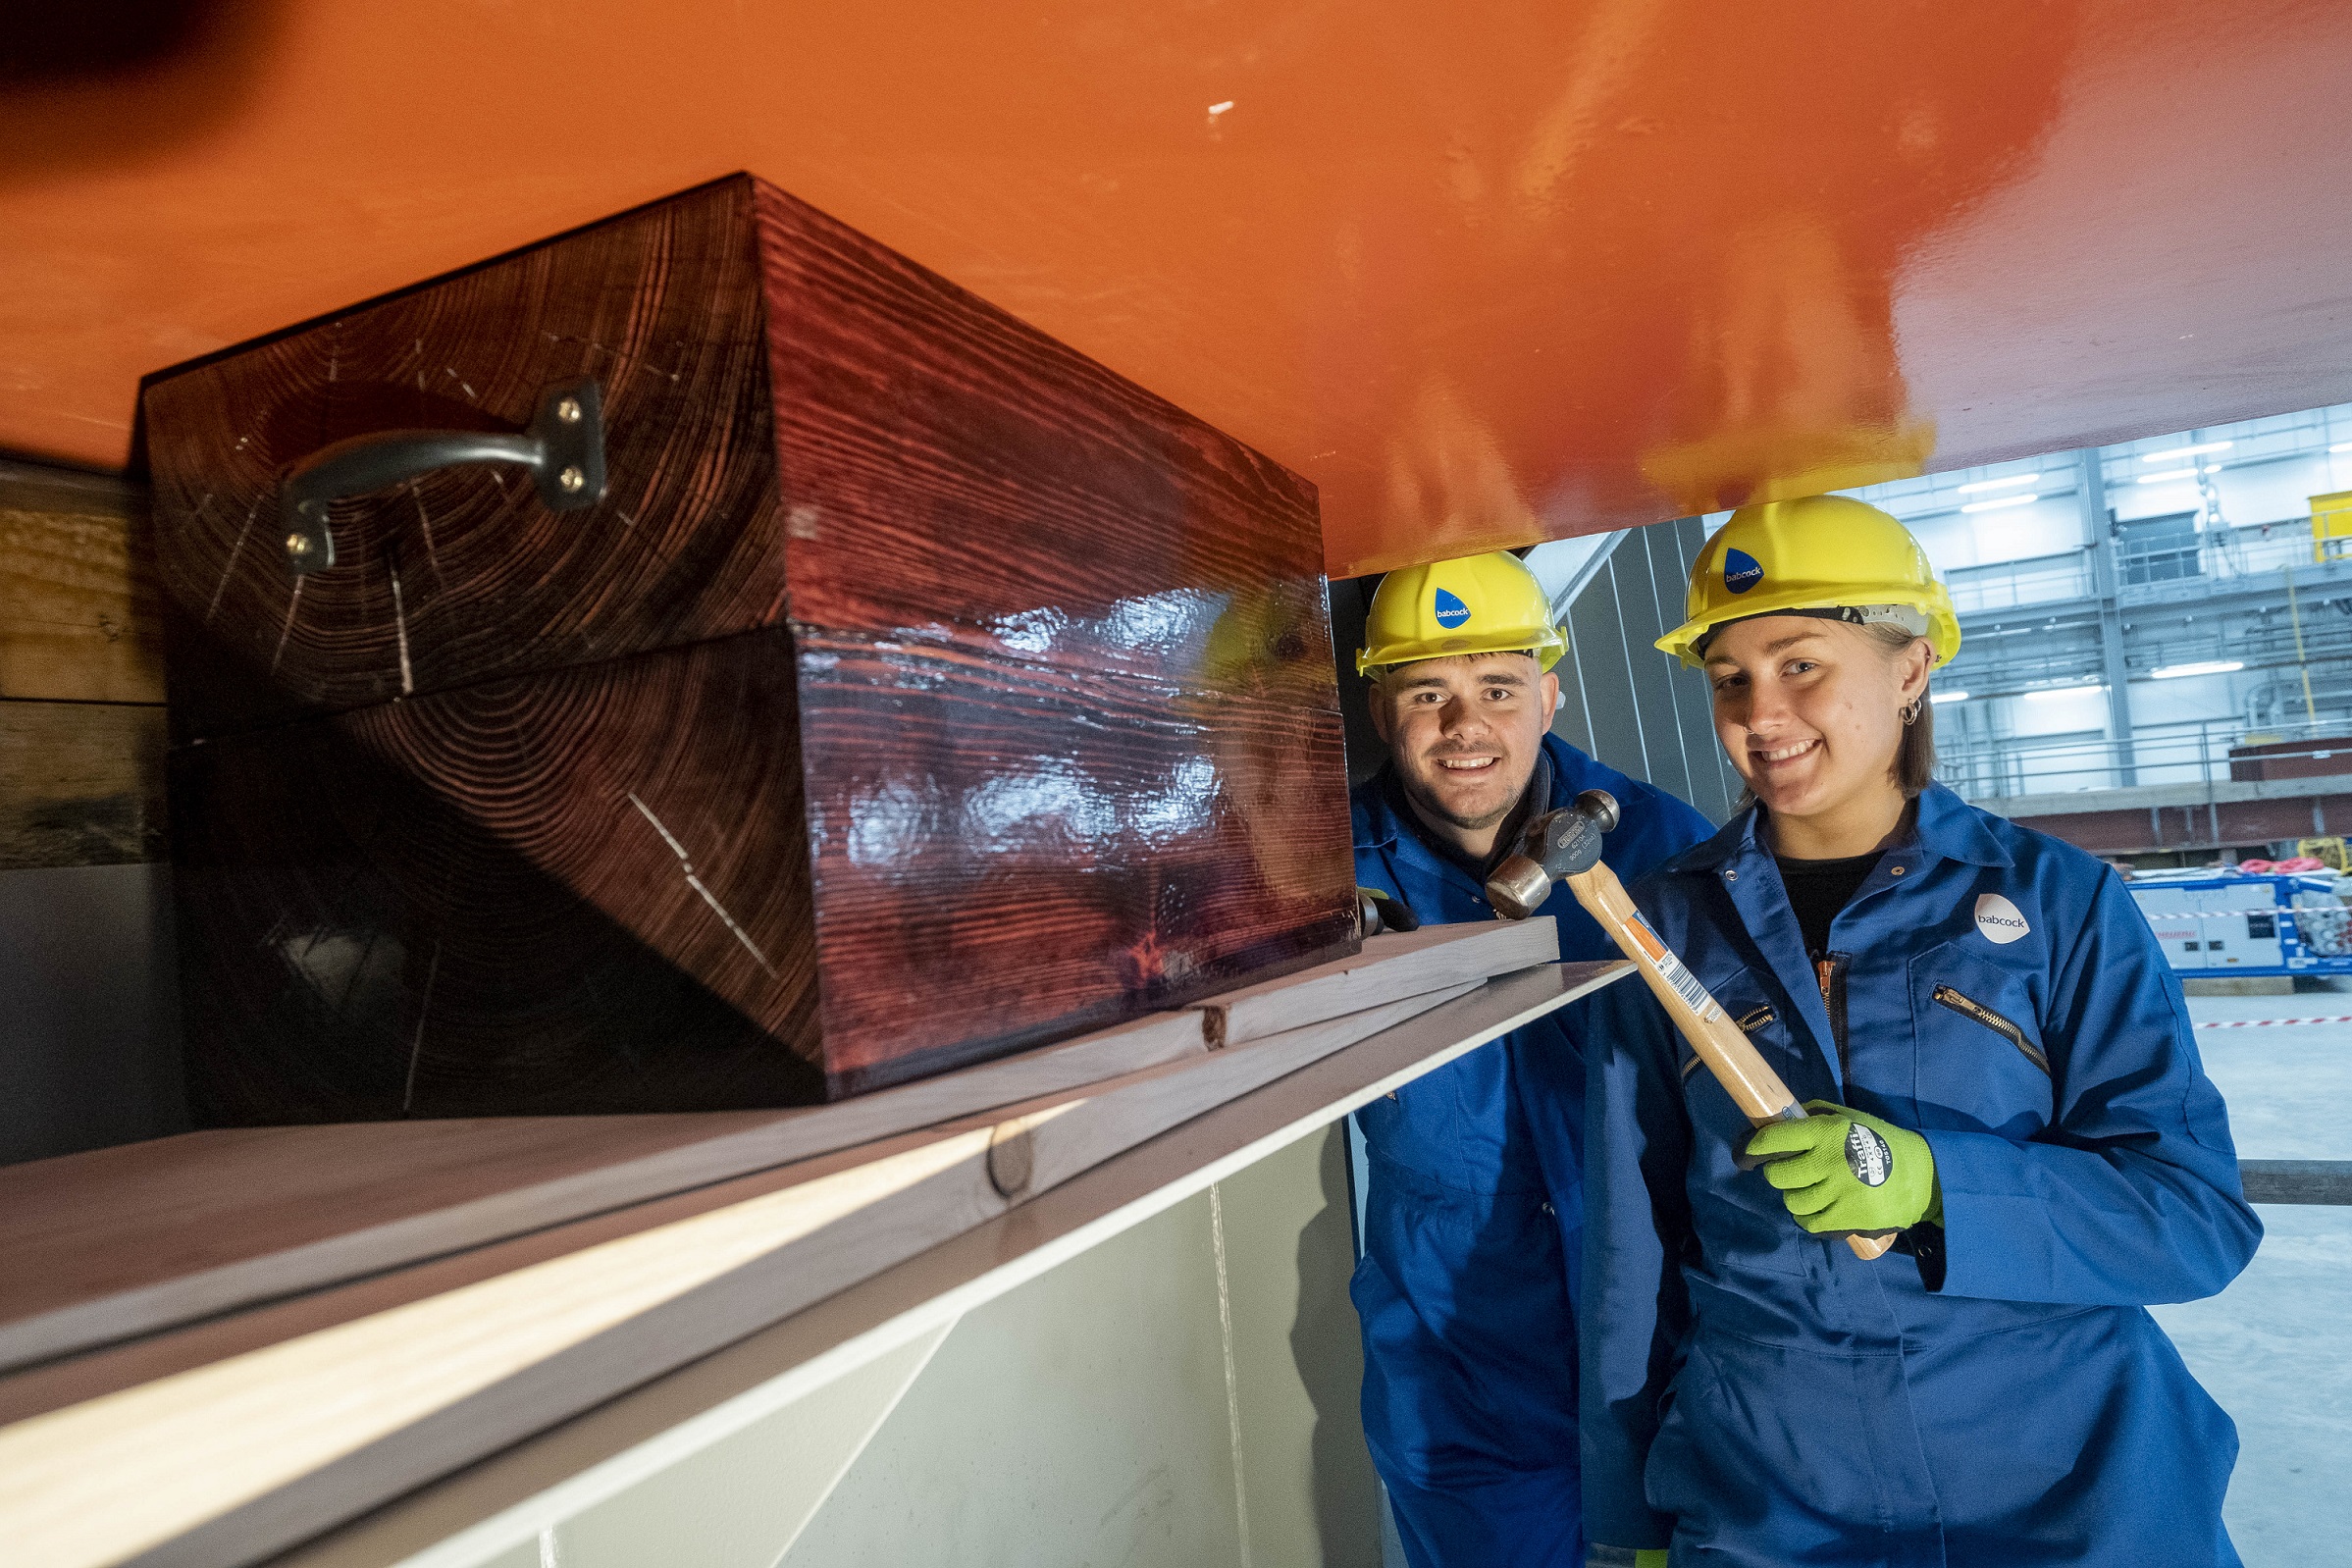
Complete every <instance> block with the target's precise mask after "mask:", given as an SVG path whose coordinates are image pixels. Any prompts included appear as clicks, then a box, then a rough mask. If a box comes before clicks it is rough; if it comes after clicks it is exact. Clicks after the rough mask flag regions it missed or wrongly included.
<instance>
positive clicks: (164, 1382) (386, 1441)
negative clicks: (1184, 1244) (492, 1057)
mask: <svg viewBox="0 0 2352 1568" xmlns="http://www.w3.org/2000/svg"><path fill="white" fill-rule="evenodd" d="M1517 978H1518V979H1520V980H1522V981H1525V980H1529V979H1531V978H1532V979H1533V980H1534V981H1536V982H1538V986H1539V988H1542V986H1543V985H1546V984H1547V985H1548V986H1549V987H1550V988H1551V989H1552V990H1553V991H1555V992H1556V991H1557V989H1558V986H1559V977H1558V976H1557V975H1556V973H1554V972H1551V971H1547V970H1538V971H1532V972H1531V973H1530V974H1523V975H1521V976H1518V977H1517ZM1510 984H1511V982H1509V981H1504V982H1499V983H1498V988H1500V987H1508V986H1510ZM1524 988H1525V987H1524V986H1522V987H1521V989H1524ZM1433 1000H1434V999H1433V998H1431V997H1409V998H1406V999H1403V1000H1401V1001H1396V1002H1390V1003H1388V1004H1386V1005H1385V1007H1382V1008H1377V1009H1373V1010H1370V1011H1368V1012H1366V1013H1364V1014H1361V1015H1358V1016H1356V1017H1355V1018H1353V1019H1334V1020H1327V1021H1326V1022H1324V1023H1321V1024H1316V1025H1310V1026H1309V1028H1307V1029H1305V1030H1301V1031H1295V1033H1296V1037H1290V1038H1284V1037H1277V1038H1273V1039H1268V1040H1262V1041H1258V1042H1253V1043H1251V1044H1249V1045H1247V1046H1245V1047H1242V1048H1239V1049H1234V1050H1228V1051H1225V1052H1221V1053H1216V1054H1214V1055H1207V1056H1203V1057H1201V1058H1198V1059H1195V1060H1194V1061H1192V1062H1189V1063H1177V1064H1172V1065H1170V1066H1168V1067H1163V1068H1157V1069H1150V1070H1146V1071H1143V1072H1141V1073H1136V1074H1131V1075H1129V1076H1128V1077H1126V1078H1124V1079H1120V1080H1116V1081H1114V1082H1113V1083H1111V1084H1106V1085H1102V1086H1099V1087H1098V1088H1096V1089H1094V1090H1093V1091H1090V1092H1087V1093H1084V1094H1081V1095H1078V1096H1075V1097H1072V1098H1068V1099H1065V1100H1063V1101H1061V1102H1060V1103H1047V1104H1032V1105H1030V1106H1027V1107H1021V1108H1016V1109H1015V1111H1014V1113H1013V1114H1012V1115H1010V1116H1008V1117H1006V1118H1004V1119H1003V1120H1001V1121H986V1120H983V1121H981V1122H979V1123H978V1124H959V1125H952V1126H950V1127H946V1128H941V1129H935V1130H934V1131H932V1132H929V1133H923V1134H915V1135H912V1136H911V1137H909V1138H907V1139H902V1140H894V1142H893V1143H891V1144H888V1145H885V1146H883V1147H882V1148H881V1149H879V1150H875V1149H872V1148H868V1149H863V1150H859V1151H852V1152H851V1153H848V1154H844V1155H841V1156H835V1157H832V1158H831V1159H829V1160H822V1161H817V1162H810V1163H809V1164H807V1165H803V1166H799V1167H794V1168H790V1169H788V1170H785V1171H782V1172H773V1173H766V1174H763V1175H761V1176H755V1177H751V1178H746V1179H744V1180H740V1181H736V1182H729V1183H723V1184H721V1185H719V1186H716V1187H711V1188H705V1189H701V1190H699V1191H697V1192H694V1193H689V1194H683V1195H681V1196H679V1197H675V1198H671V1199H668V1200H664V1201H663V1202H661V1203H657V1204H653V1205H649V1206H645V1207H643V1208H641V1209H638V1210H632V1211H628V1212H626V1213H624V1214H621V1215H614V1216H605V1217H603V1218H602V1219H601V1220H597V1221H591V1222H588V1223H586V1224H584V1225H581V1226H577V1227H567V1228H561V1229H559V1230H557V1231H553V1232H543V1233H541V1234H539V1235H536V1236H532V1237H528V1238H523V1239H521V1240H518V1241H514V1242H508V1243H504V1244H502V1245H500V1246H497V1247H491V1248H485V1249H482V1250H481V1251H479V1252H476V1253H473V1254H468V1255H466V1256H464V1257H462V1258H456V1259H449V1260H444V1262H442V1263H439V1264H432V1265H427V1266H425V1267H423V1268H420V1269H414V1270H408V1271H403V1272H401V1273H398V1274H394V1275H390V1276H385V1277H381V1278H379V1279H377V1280H373V1281H365V1282H362V1283H359V1284H356V1285H352V1286H346V1287H344V1288H343V1289H341V1290H340V1291H330V1292H324V1293H322V1294H320V1295H316V1296H311V1297H307V1298H304V1299H302V1300H300V1301H297V1302H290V1303H287V1304H285V1305H282V1306H280V1307H276V1308H269V1309H264V1310H262V1311H260V1312H255V1313H248V1314H244V1315H241V1316H239V1317H236V1318H232V1319H228V1320H223V1321H221V1322H217V1323H214V1324H210V1325H205V1326H201V1327H198V1328H195V1329H191V1330H187V1331H183V1333H180V1334H177V1335H169V1336H165V1337H163V1338H161V1339H156V1340H148V1341H145V1342H142V1343H140V1344H137V1345H132V1346H128V1347H125V1348H124V1349H122V1350H118V1351H114V1352H104V1353H100V1354H97V1355H94V1356H89V1357H83V1358H80V1359H78V1360H76V1361H73V1362H68V1363H65V1364H63V1365H61V1366H58V1367H55V1368H52V1369H48V1370H46V1371H40V1372H33V1373H27V1374H21V1375H19V1376H18V1377H16V1378H13V1379H9V1380H6V1381H5V1382H0V1420H7V1421H10V1422H11V1425H9V1426H8V1427H6V1428H0V1530H4V1532H5V1534H6V1535H7V1537H8V1539H9V1540H10V1541H11V1542H12V1544H13V1545H14V1547H15V1548H16V1550H17V1551H18V1552H19V1553H21V1554H22V1555H21V1560H23V1561H25V1562H26V1563H27V1564H33V1565H43V1568H46V1565H56V1568H66V1565H82V1564H98V1563H106V1562H114V1561H119V1560H121V1559H123V1558H125V1557H129V1556H131V1555H134V1554H138V1553H142V1552H150V1551H154V1550H156V1549H157V1548H159V1547H162V1546H163V1545H165V1543H167V1542H170V1543H171V1551H170V1557H169V1560H171V1561H174V1562H179V1563H188V1564H198V1563H214V1562H219V1563H227V1562H231V1561H242V1560H246V1559H248V1558H250V1557H251V1556H253V1555H255V1554H257V1553H258V1552H260V1551H263V1550H267V1549H272V1548H273V1547H276V1546H282V1545H284V1544H287V1543H288V1542H290V1541H291V1540H294V1539H299V1537H300V1536H302V1535H306V1534H309V1533H311V1532H313V1531H315V1530H316V1529H318V1528H320V1527H321V1525H323V1524H325V1523H328V1522H331V1521H332V1520H333V1519H334V1518H336V1517H340V1516H341V1515H342V1514H343V1513H344V1512H346V1511H347V1510H348V1509H349V1508H350V1507H351V1505H352V1502H353V1498H354V1495H355V1493H354V1490H353V1489H358V1491H359V1492H361V1493H365V1494H367V1495H368V1496H369V1497H370V1499H371V1500H372V1501H382V1500H384V1499H386V1498H389V1497H390V1496H392V1495H396V1494H397V1493H398V1492H399V1491H402V1490H407V1489H408V1488H410V1487H412V1486H414V1485H417V1484H418V1483H420V1482H422V1481H424V1480H428V1479H430V1478H431V1477H432V1476H434V1475H438V1474H442V1473H445V1472H446V1471H447V1470H449V1469H451V1468H455V1467H457V1466H459V1465H462V1464H464V1463H466V1462H468V1461H470V1460H471V1459H473V1458H476V1457H479V1456H480V1455H482V1454H485V1453H488V1452H491V1451H494V1450H495V1449H497V1448H498V1447H501V1446H504V1445H505V1444H506V1443H509V1442H512V1441H514V1440H516V1439H517V1438H519V1437H524V1436H527V1435H528V1434H530V1433H531V1432H535V1431H539V1430H542V1429H544V1428H545V1427H546V1426H548V1425H549V1424H551V1423H552V1422H553V1421H556V1420H560V1419H563V1418H564V1417H566V1416H568V1415H571V1414H575V1413H577V1412H578V1411H580V1410H582V1409H585V1408H587V1407H589V1406H591V1405H593V1404H595V1403H598V1402H600V1401H601V1400H602V1399H605V1398H608V1397H610V1396H611V1395H612V1394H614V1393H617V1392H619V1391H621V1390H622V1389H624V1388H627V1387H629V1386H632V1385H636V1384H638V1383H640V1382H643V1381H644V1380H645V1379H646V1378H647V1377H649V1376H653V1375H657V1374H659V1373H661V1372H664V1371H667V1370H670V1369H671V1368H674V1367H676V1366H679V1365H682V1364H683V1363H684V1362H686V1361H689V1360H692V1359H695V1358H697V1357H699V1356H702V1355H705V1354H707V1353H709V1352H710V1351H712V1350H714V1349H717V1348H718V1347H719V1346H721V1345H723V1344H725V1343H728V1342H730V1341H731V1340H734V1339H736V1338H740V1337H741V1336H742V1335H743V1334H745V1333H751V1332H754V1331H756V1330H757V1329H758V1328H760V1327H763V1326H764V1325H765V1324H767V1323H771V1322H773V1321H775V1320H776V1319H777V1318H779V1317H781V1316H784V1315H786V1314H789V1313H790V1312H793V1311H796V1310H799V1309H800V1308H802V1307H805V1306H808V1305H810V1304H811V1303H813V1302H814V1301H816V1300H819V1299H821V1298H823V1297H824V1296H826V1295H829V1294H831V1293H833V1292H834V1291H836V1290H839V1289H841V1288H843V1287H845V1286H847V1285H849V1284H851V1283H854V1282H856V1281H858V1280H861V1279H864V1278H868V1277H870V1276H871V1275H873V1274H874V1273H877V1272H879V1271H880V1270H882V1269H884V1268H887V1267H890V1266H892V1265H894V1264H896V1263H899V1262H903V1261H904V1260H906V1259H907V1258H910V1257H913V1256H915V1254H916V1253H918V1252H920V1251H922V1250H924V1249H925V1248H928V1247H930V1246H933V1245H936V1244H937V1243H939V1242H940V1241H943V1240H946V1239H948V1238H950V1237H952V1236H953V1235H955V1234H958V1233H960V1232H962V1231H963V1230H966V1229H968V1228H971V1227H972V1226H973V1225H975V1224H978V1223H980V1222H982V1221H984V1220H985V1219H987V1218H989V1217H990V1216H991V1215H993V1214H997V1213H1001V1212H1003V1211H1004V1210H1005V1209H1006V1208H1007V1207H1009V1204H1010V1202H1011V1201H1013V1200H1009V1199H1008V1198H1007V1197H1006V1196H1005V1195H1004V1193H1003V1192H1002V1190H1001V1188H1002V1187H1003V1186H1004V1185H1007V1184H1008V1183H1006V1182H1005V1181H1004V1179H1003V1172H1004V1169H1005V1165H1004V1160H1003V1153H1002V1151H1003V1150H1004V1149H1005V1148H1006V1147H1008V1146H1010V1145H1012V1144H1014V1143H1016V1142H1018V1141H1019V1140H1024V1139H1025V1140H1033V1142H1034V1145H1035V1149H1036V1152H1037V1154H1038V1156H1039V1158H1038V1160H1037V1162H1036V1163H1035V1165H1034V1167H1033V1168H1032V1169H1033V1177H1032V1179H1031V1180H1030V1181H1028V1182H1026V1183H1010V1184H1012V1185H1014V1186H1015V1192H1016V1198H1025V1197H1027V1196H1029V1195H1031V1194H1033V1193H1035V1192H1037V1191H1040V1190H1044V1189H1046V1188H1048V1187H1050V1186H1051V1185H1053V1184H1056V1183H1058V1182H1059V1181H1061V1180H1063V1179H1067V1177H1068V1176H1071V1175H1075V1174H1077V1172H1078V1171H1081V1170H1083V1169H1085V1168H1086V1167H1087V1166H1090V1165H1092V1164H1095V1163H1099V1161H1100V1160H1102V1159H1106V1158H1109V1157H1111V1156H1112V1155H1114V1154H1116V1153H1117V1152H1119V1151H1120V1150H1121V1149H1124V1148H1127V1147H1131V1146H1133V1145H1134V1144H1135V1143H1138V1142H1141V1141H1144V1140H1146V1139H1148V1138H1150V1137H1153V1136H1155V1135H1158V1134H1159V1133H1160V1132H1162V1131H1164V1130H1165V1129H1166V1128H1167V1127H1168V1126H1169V1125H1170V1124H1171V1123H1172V1122H1174V1121H1178V1120H1182V1119H1185V1118H1188V1117H1190V1116H1193V1115H1197V1114H1198V1113H1199V1112H1200V1111H1202V1110H1205V1109H1208V1108H1209V1107H1210V1106H1211V1105H1213V1104H1216V1103H1222V1102H1223V1101H1224V1100H1228V1099H1230V1098H1232V1097H1233V1096H1234V1095H1235V1094H1237V1093H1241V1092H1246V1090H1247V1089H1249V1088H1253V1087H1257V1086H1259V1085H1261V1084H1263V1083H1264V1082H1267V1081H1271V1080H1272V1079H1273V1078H1276V1077H1279V1076H1281V1075H1283V1074H1286V1073H1287V1072H1289V1071H1295V1070H1296V1069H1297V1068H1298V1067H1300V1066H1303V1065H1306V1064H1307V1063H1309V1062H1311V1061H1313V1060H1315V1059H1317V1058H1320V1057H1323V1056H1328V1055H1330V1054H1332V1053H1333V1052H1334V1051H1336V1050H1339V1049H1342V1048H1344V1047H1345V1046H1346V1045H1348V1044H1350V1043H1353V1042H1354V1041H1357V1040H1361V1039H1364V1038H1366V1037H1368V1036H1371V1035H1374V1034H1377V1033H1378V1032H1380V1031H1381V1030H1382V1029H1384V1028H1386V1027H1390V1026H1393V1025H1394V1024H1396V1023H1398V1022H1400V1021H1403V1020H1404V1019H1409V1018H1410V1017H1411V1016H1413V1015H1414V1014H1416V1013H1426V1012H1431V1011H1435V1009H1434V1008H1433V1007H1432V1006H1431V1003H1432V1001H1433ZM1522 1001H1523V999H1522V998H1519V997H1517V995H1516V993H1514V995H1513V997H1512V999H1511V1001H1510V1003H1509V1004H1508V1005H1509V1006H1518V1005H1520V1003H1521V1002H1522ZM1065 1122H1067V1124H1068V1128H1069V1130H1068V1131H1067V1132H1057V1131H1056V1128H1057V1126H1058V1125H1059V1124H1064V1123H1065ZM199 1449H200V1450H201V1451H202V1452H204V1454H205V1456H206V1459H205V1463H204V1464H202V1465H189V1464H188V1463H186V1455H187V1454H188V1453H189V1452H192V1451H197V1450H199ZM314 1476H316V1477H321V1478H324V1479H323V1483H322V1485H320V1486H318V1487H315V1488H313V1489H311V1491H310V1494H309V1495H307V1496H296V1495H290V1494H289V1491H290V1490H291V1489H294V1488H295V1487H296V1486H297V1484H299V1483H303V1482H305V1481H306V1480H307V1479H308V1478H312V1477H314ZM362 1505H363V1506H364V1504H362Z"/></svg>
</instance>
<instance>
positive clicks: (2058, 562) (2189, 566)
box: [1945, 517, 2343, 615]
mask: <svg viewBox="0 0 2352 1568" xmlns="http://www.w3.org/2000/svg"><path fill="white" fill-rule="evenodd" d="M2337 543H2343V542H2337ZM2313 564H2314V560H2313V544H2312V535H2311V519H2310V518H2309V517H2290V518H2285V519H2283V520H2281V521H2278V522H2273V523H2258V524H2249V525H2246V526H2244V527H2222V528H2212V529H2207V530H2205V531H2204V532H2202V533H2199V534H2196V535H2194V536H2193V537H2192V538H2191V539H2189V540H2184V541H2183V542H2182V543H2180V544H2178V545H2158V546H2152V547H2149V548H2146V549H2128V550H2117V552H2116V580H2117V584H2118V585H2119V587H2120V589H2121V592H2122V597H2124V598H2130V597H2132V594H2133V591H2134V590H2136V589H2141V588H2156V587H2161V586H2162V585H2163V584H2166V583H2170V582H2186V581H2199V580H2203V581H2208V582H2231V581H2234V580H2236V579H2239V578H2245V577H2259V576H2262V575H2264V574H2265V573H2269V572H2275V571H2279V570H2282V569H2284V568H2286V567H2303V568H2309V567H2311V566H2312V565H2313ZM1945 586H1946V587H1947V588H1948V589H1949V590H1950V591H1951V594H1952V604H1953V608H1955V609H1957V610H1959V611H1960V613H1961V614H1963V615H1965V614H1970V613H1973V612H1975V611H1979V610H1991V609H2018V608H2024V607H2028V606H2031V605H2036V604H2058V603H2064V602H2065V601H2069V600H2077V599H2089V598H2091V597H2092V595H2093V594H2095V593H2096V592H2097V585H2096V582H2095V579H2094V574H2093V569H2092V564H2091V548H2090V547H2089V546H2088V545H2080V546H2076V547H2075V548H2074V549H2068V550H2062V551H2058V552H2055V553H2053V554H2049V555H2035V556H2031V557H2028V558H2027V559H2024V560H2016V561H2004V562H2001V563H2000V564H1997V565H1992V566H1960V567H1955V568H1954V569H1953V570H1951V571H1950V572H1947V573H1946V574H1945Z"/></svg>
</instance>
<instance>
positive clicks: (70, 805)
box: [0, 700, 165, 870]
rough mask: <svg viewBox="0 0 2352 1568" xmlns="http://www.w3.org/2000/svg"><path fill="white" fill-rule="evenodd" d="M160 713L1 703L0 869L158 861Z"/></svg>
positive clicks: (139, 707)
mask: <svg viewBox="0 0 2352 1568" xmlns="http://www.w3.org/2000/svg"><path fill="white" fill-rule="evenodd" d="M163 785H164V710H163V708H162V707H160V706H151V705H144V704H129V703H19V702H9V701H5V700H0V870H18V869H26V868H30V867H34V866H48V865H123V864H129V863H131V862H139V861H158V860H161V859H163V856H164V845H165V838H164V787H163Z"/></svg>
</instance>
